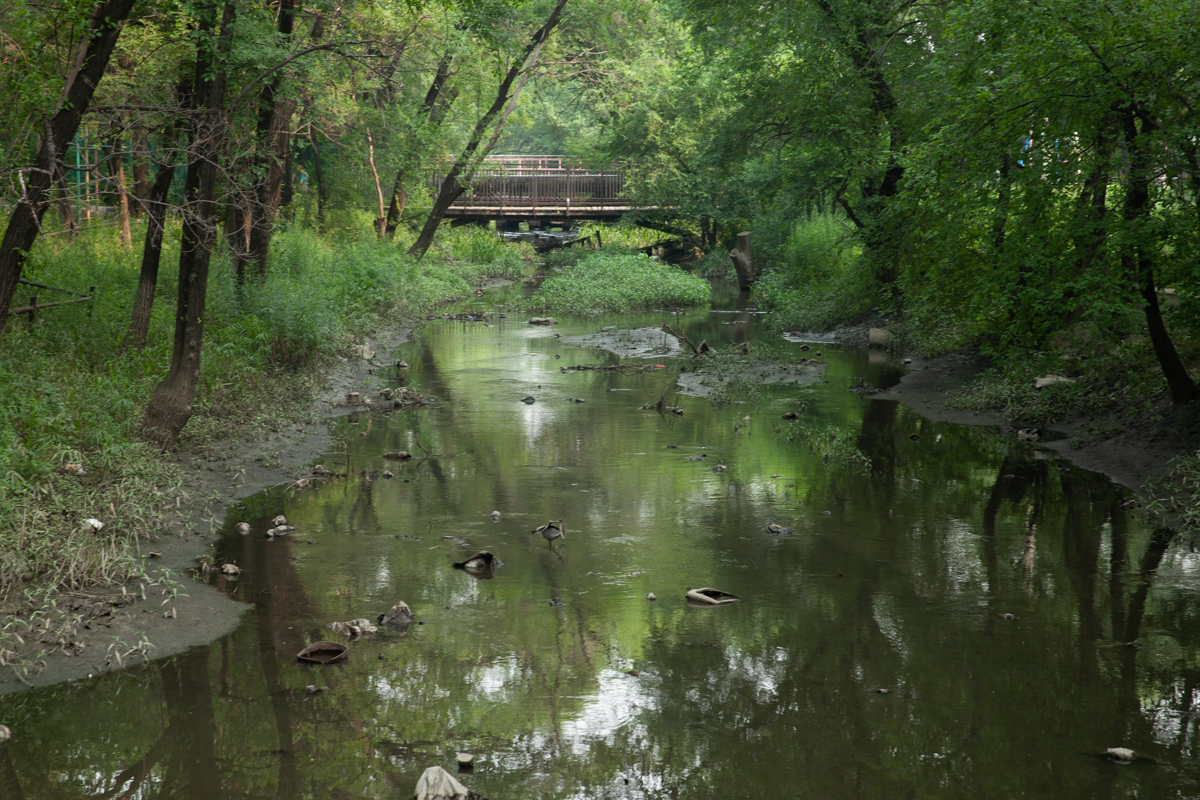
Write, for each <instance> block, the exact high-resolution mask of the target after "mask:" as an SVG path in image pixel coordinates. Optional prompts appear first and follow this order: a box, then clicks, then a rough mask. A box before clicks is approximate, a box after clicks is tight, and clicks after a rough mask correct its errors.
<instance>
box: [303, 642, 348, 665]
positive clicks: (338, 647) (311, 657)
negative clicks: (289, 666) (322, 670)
mask: <svg viewBox="0 0 1200 800" xmlns="http://www.w3.org/2000/svg"><path fill="white" fill-rule="evenodd" d="M348 655H350V648H349V647H347V646H346V645H344V644H340V643H338V642H313V643H312V644H310V645H309V646H308V647H306V648H304V649H303V650H301V651H300V652H299V653H296V658H298V659H299V660H301V661H307V662H308V663H310V664H336V663H337V662H338V661H344V660H345V659H346V657H347V656H348Z"/></svg>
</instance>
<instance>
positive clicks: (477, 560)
mask: <svg viewBox="0 0 1200 800" xmlns="http://www.w3.org/2000/svg"><path fill="white" fill-rule="evenodd" d="M503 563H504V562H502V561H501V560H500V559H498V558H496V557H495V556H494V555H492V554H491V553H489V552H487V551H486V550H481V551H479V552H478V553H476V554H475V555H473V556H471V557H470V558H468V559H467V560H466V561H460V562H458V563H457V564H455V565H454V568H455V569H461V570H465V571H467V572H488V571H490V570H493V569H495V568H496V567H499V566H501V565H502V564H503Z"/></svg>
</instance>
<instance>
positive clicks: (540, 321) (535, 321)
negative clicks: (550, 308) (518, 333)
mask: <svg viewBox="0 0 1200 800" xmlns="http://www.w3.org/2000/svg"><path fill="white" fill-rule="evenodd" d="M529 324H530V325H557V324H558V320H556V319H555V318H554V317H530V318H529Z"/></svg>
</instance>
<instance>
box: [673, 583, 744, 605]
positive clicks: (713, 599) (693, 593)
mask: <svg viewBox="0 0 1200 800" xmlns="http://www.w3.org/2000/svg"><path fill="white" fill-rule="evenodd" d="M686 597H687V602H688V605H690V606H727V605H729V604H730V603H736V602H738V601H739V600H741V599H742V598H740V597H738V596H737V595H736V594H730V593H729V592H722V591H721V590H720V589H711V588H708V587H705V588H703V589H688V590H687V595H686Z"/></svg>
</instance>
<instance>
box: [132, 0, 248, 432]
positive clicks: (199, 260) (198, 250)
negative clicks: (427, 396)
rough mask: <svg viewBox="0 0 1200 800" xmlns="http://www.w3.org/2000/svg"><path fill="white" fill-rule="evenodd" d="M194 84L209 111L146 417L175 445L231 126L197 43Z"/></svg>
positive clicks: (221, 76) (223, 29)
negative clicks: (168, 325) (169, 331)
mask: <svg viewBox="0 0 1200 800" xmlns="http://www.w3.org/2000/svg"><path fill="white" fill-rule="evenodd" d="M203 12H204V19H203V20H202V22H201V29H200V30H201V40H203V39H204V38H205V37H204V35H203V34H204V33H205V32H211V31H212V29H213V28H214V27H215V19H214V18H215V16H216V12H217V6H216V5H215V3H214V4H213V5H210V6H208V7H206V8H203ZM234 14H235V11H234V6H233V2H232V0H226V3H225V9H224V13H223V15H222V19H221V23H220V29H219V32H218V45H217V53H216V57H217V58H218V59H222V60H223V59H224V57H225V55H226V53H227V51H228V49H229V38H230V32H229V30H230V27H231V26H232V24H233V18H234ZM202 44H203V41H202ZM195 87H196V95H195V96H196V99H197V101H198V102H197V104H196V105H197V106H198V107H199V108H200V109H202V110H203V111H204V113H203V115H201V116H200V117H199V118H198V119H197V120H196V121H195V122H193V123H192V124H191V136H190V139H191V146H190V147H189V152H188V170H187V181H186V183H185V184H184V190H183V233H182V237H181V240H180V248H179V296H178V300H177V303H176V307H175V342H174V347H173V349H172V352H171V368H170V370H169V371H168V372H167V377H166V378H164V379H163V382H162V383H160V384H159V385H158V388H156V389H155V390H154V395H153V396H152V397H151V398H150V402H149V404H147V406H146V416H145V419H144V421H143V424H144V425H145V427H146V433H147V435H148V436H149V438H150V439H151V440H153V441H154V442H156V443H157V444H158V445H159V446H161V447H163V448H164V449H167V448H171V447H174V446H175V443H176V442H177V441H178V439H179V432H180V431H182V430H183V426H184V425H186V424H187V421H188V419H189V418H190V417H191V416H192V401H193V400H194V399H195V397H196V387H197V385H198V383H199V380H200V351H201V345H202V344H203V341H204V304H205V298H206V294H207V290H208V265H209V260H210V258H211V257H212V248H213V241H214V240H215V239H216V210H217V209H216V206H217V204H216V195H217V163H218V159H219V155H220V151H221V144H222V142H223V140H224V138H225V132H226V129H227V122H226V119H225V88H226V76H225V65H224V64H223V63H219V62H217V63H214V57H213V55H212V54H211V51H206V50H205V49H204V48H203V47H201V48H198V53H197V58H196V79H195Z"/></svg>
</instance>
